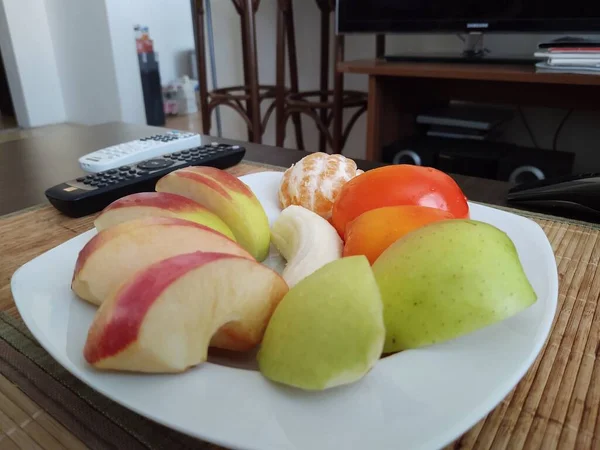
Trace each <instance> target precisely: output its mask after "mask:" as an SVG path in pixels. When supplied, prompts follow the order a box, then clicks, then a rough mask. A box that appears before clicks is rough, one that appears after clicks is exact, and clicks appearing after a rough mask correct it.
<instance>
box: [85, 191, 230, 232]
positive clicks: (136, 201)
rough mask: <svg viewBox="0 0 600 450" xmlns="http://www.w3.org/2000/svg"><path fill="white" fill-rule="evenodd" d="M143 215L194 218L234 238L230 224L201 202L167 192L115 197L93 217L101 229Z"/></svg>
mask: <svg viewBox="0 0 600 450" xmlns="http://www.w3.org/2000/svg"><path fill="white" fill-rule="evenodd" d="M141 217H175V218H179V219H185V220H191V221H192V222H196V223H199V224H200V225H205V226H207V227H208V228H212V229H213V230H215V231H218V232H220V233H223V234H224V235H225V236H227V237H228V238H230V239H232V240H235V238H234V236H233V233H232V232H231V230H230V229H229V227H228V226H227V225H226V224H225V222H223V221H222V220H221V219H220V218H219V217H218V216H217V215H216V214H213V213H212V212H210V211H209V210H208V209H206V208H205V207H203V206H202V205H200V204H199V203H197V202H195V201H193V200H190V199H189V198H187V197H183V196H181V195H176V194H171V193H168V192H138V193H135V194H131V195H127V196H125V197H122V198H120V199H118V200H115V201H114V202H112V203H111V204H110V205H108V206H107V207H106V208H104V210H103V211H102V212H101V213H100V215H99V216H98V217H97V218H96V220H95V221H94V225H95V226H96V229H97V230H98V231H102V230H105V229H107V228H110V227H112V226H114V225H118V224H120V223H123V222H126V221H128V220H132V219H139V218H141Z"/></svg>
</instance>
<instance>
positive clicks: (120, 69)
mask: <svg viewBox="0 0 600 450" xmlns="http://www.w3.org/2000/svg"><path fill="white" fill-rule="evenodd" d="M105 2H106V11H107V16H108V23H109V29H110V39H111V42H112V49H113V57H114V63H115V73H116V80H117V86H118V90H119V95H120V99H121V112H122V120H123V121H125V122H131V123H146V116H145V111H144V105H143V94H142V88H141V83H140V71H139V65H138V57H137V54H136V48H135V34H134V29H133V28H134V26H135V25H137V24H141V25H146V26H148V28H149V32H150V37H151V38H152V39H153V40H154V50H155V52H157V53H158V59H159V68H160V76H161V83H162V84H163V85H166V84H167V83H169V82H171V81H173V80H174V79H176V78H178V77H180V76H182V75H184V74H190V65H189V57H188V54H189V52H190V51H191V50H193V49H194V34H193V26H192V12H191V3H190V1H189V0H129V1H123V0H105ZM218 3H225V2H218ZM227 3H229V2H227Z"/></svg>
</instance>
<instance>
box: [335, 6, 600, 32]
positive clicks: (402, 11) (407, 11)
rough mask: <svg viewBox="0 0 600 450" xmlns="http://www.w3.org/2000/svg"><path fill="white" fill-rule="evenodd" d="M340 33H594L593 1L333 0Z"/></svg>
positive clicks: (599, 12)
mask: <svg viewBox="0 0 600 450" xmlns="http://www.w3.org/2000/svg"><path fill="white" fill-rule="evenodd" d="M337 2H338V4H337V8H338V9H337V27H338V31H339V32H340V33H403V32H419V31H422V32H452V31H455V32H459V31H470V30H471V31H512V32H557V31H560V32H569V31H579V32H590V33H592V32H594V31H596V32H598V31H600V1H598V0H595V1H592V0H562V1H558V0H337Z"/></svg>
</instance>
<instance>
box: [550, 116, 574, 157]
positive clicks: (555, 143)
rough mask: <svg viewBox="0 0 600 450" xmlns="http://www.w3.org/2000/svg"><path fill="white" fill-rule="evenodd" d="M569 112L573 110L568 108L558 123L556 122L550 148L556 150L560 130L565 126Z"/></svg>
mask: <svg viewBox="0 0 600 450" xmlns="http://www.w3.org/2000/svg"><path fill="white" fill-rule="evenodd" d="M571 114H573V110H572V109H570V110H569V111H567V113H566V114H565V116H564V117H563V118H562V120H561V121H560V123H559V124H558V128H557V129H556V132H555V133H554V139H553V140H552V150H554V151H557V150H558V149H557V146H558V137H559V136H560V132H561V131H562V129H563V127H564V126H565V123H567V120H568V119H569V117H571Z"/></svg>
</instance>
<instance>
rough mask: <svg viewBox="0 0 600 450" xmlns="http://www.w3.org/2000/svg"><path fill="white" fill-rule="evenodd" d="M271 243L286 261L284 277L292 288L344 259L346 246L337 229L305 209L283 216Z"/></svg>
mask: <svg viewBox="0 0 600 450" xmlns="http://www.w3.org/2000/svg"><path fill="white" fill-rule="evenodd" d="M271 241H272V242H273V244H274V245H275V247H276V248H277V250H279V253H281V255H282V256H283V257H284V258H285V260H286V261H287V264H286V267H285V269H284V270H283V273H282V276H283V278H284V279H285V281H286V282H287V284H288V286H289V287H292V286H294V285H296V283H298V282H299V281H300V280H302V279H303V278H306V277H307V276H308V275H310V274H311V273H313V272H314V271H316V270H317V269H319V268H321V267H323V266H324V265H325V264H327V263H330V262H331V261H335V260H336V259H340V258H341V257H342V247H343V243H342V240H341V239H340V237H339V236H338V234H337V232H336V231H335V228H333V227H332V226H331V224H330V223H329V222H327V220H325V219H323V218H322V217H321V216H319V215H318V214H316V213H314V212H312V211H309V210H308V209H306V208H304V207H302V206H296V205H291V206H288V207H287V208H285V209H284V210H283V211H282V212H281V214H280V215H279V216H278V217H277V219H275V221H274V222H273V225H272V227H271Z"/></svg>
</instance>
